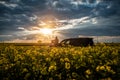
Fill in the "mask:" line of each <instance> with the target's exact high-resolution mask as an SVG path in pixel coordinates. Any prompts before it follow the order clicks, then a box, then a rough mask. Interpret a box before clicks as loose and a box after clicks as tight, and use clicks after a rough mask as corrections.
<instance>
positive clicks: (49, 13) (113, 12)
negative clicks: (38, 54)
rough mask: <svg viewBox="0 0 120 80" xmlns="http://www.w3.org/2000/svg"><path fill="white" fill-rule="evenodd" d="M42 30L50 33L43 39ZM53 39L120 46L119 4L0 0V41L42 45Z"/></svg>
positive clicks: (114, 1)
mask: <svg viewBox="0 0 120 80" xmlns="http://www.w3.org/2000/svg"><path fill="white" fill-rule="evenodd" d="M43 28H49V29H51V30H52V31H53V33H52V34H49V35H45V34H43V33H42V31H41V30H42V29H43ZM54 36H58V37H59V38H60V39H61V40H62V39H65V38H70V37H81V36H92V37H95V36H97V39H98V38H99V40H103V39H106V40H113V41H117V42H120V0H0V41H16V42H17V41H26V42H28V41H37V40H42V41H44V40H47V39H51V38H52V37H54ZM111 36H112V37H111Z"/></svg>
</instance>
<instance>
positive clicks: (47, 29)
mask: <svg viewBox="0 0 120 80" xmlns="http://www.w3.org/2000/svg"><path fill="white" fill-rule="evenodd" d="M40 31H41V33H42V34H44V35H52V29H49V28H43V29H40Z"/></svg>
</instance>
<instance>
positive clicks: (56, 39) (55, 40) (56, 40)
mask: <svg viewBox="0 0 120 80" xmlns="http://www.w3.org/2000/svg"><path fill="white" fill-rule="evenodd" d="M58 42H59V39H58V38H57V36H56V37H55V39H54V45H55V46H57V45H58Z"/></svg>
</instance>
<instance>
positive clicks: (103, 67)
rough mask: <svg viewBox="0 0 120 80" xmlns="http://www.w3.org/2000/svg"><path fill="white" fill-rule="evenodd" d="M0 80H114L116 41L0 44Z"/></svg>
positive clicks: (119, 57)
mask: <svg viewBox="0 0 120 80" xmlns="http://www.w3.org/2000/svg"><path fill="white" fill-rule="evenodd" d="M0 79H1V80H17V79H19V80H118V79H120V45H117V46H115V45H114V46H107V45H105V44H102V45H99V46H98V45H96V46H92V47H91V46H88V47H72V46H69V47H47V46H14V45H10V46H7V45H1V46H0Z"/></svg>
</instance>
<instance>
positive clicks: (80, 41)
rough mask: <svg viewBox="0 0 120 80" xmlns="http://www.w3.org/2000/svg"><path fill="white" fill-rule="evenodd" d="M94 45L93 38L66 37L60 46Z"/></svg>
mask: <svg viewBox="0 0 120 80" xmlns="http://www.w3.org/2000/svg"><path fill="white" fill-rule="evenodd" d="M67 45H71V46H93V45H94V42H93V38H69V39H64V40H62V41H61V42H60V43H59V46H67Z"/></svg>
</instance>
